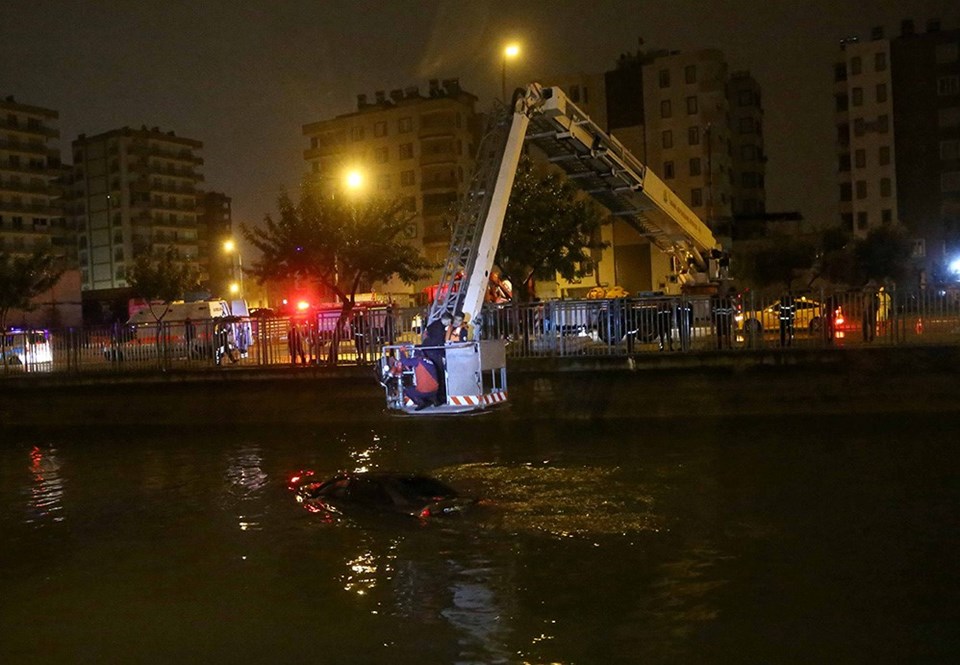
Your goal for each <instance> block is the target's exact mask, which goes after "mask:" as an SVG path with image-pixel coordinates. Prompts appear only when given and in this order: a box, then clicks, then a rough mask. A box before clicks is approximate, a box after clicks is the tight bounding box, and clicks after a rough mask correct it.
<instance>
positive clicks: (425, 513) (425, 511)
mask: <svg viewBox="0 0 960 665" xmlns="http://www.w3.org/2000/svg"><path fill="white" fill-rule="evenodd" d="M420 517H421V518H424V517H430V509H429V508H424V509H423V510H421V511H420Z"/></svg>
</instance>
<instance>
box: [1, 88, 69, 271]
mask: <svg viewBox="0 0 960 665" xmlns="http://www.w3.org/2000/svg"><path fill="white" fill-rule="evenodd" d="M58 119H59V113H58V112H57V111H54V110H52V109H46V108H42V107H39V106H31V105H28V104H21V103H18V102H17V101H16V100H15V99H14V98H13V97H6V98H5V99H3V100H0V250H3V251H6V252H8V253H12V254H30V253H32V252H33V251H34V250H49V251H52V252H53V253H54V254H56V255H57V256H59V257H61V258H62V259H64V261H65V265H66V266H69V265H70V264H71V263H72V262H73V261H74V260H75V259H76V251H75V249H74V243H73V237H72V233H71V229H70V227H69V225H68V224H67V222H66V221H65V220H64V215H63V208H62V200H61V195H62V191H63V190H62V187H61V184H60V181H61V178H62V176H63V171H62V167H61V165H60V150H59V148H57V147H55V145H53V141H55V140H56V139H58V138H59V137H60V131H59V130H58V129H57V127H56V122H57V120H58Z"/></svg>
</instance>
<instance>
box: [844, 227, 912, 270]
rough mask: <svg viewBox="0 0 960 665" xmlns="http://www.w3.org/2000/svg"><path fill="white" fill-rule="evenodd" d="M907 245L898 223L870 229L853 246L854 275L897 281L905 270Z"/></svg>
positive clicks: (907, 241) (907, 256) (908, 250)
mask: <svg viewBox="0 0 960 665" xmlns="http://www.w3.org/2000/svg"><path fill="white" fill-rule="evenodd" d="M911 249H912V248H911V246H910V240H909V239H908V238H907V235H906V233H905V232H904V231H903V229H902V228H901V227H898V226H890V225H884V226H878V227H876V228H873V229H871V230H870V231H869V232H868V233H867V235H866V236H864V237H863V238H862V239H860V240H858V241H857V242H856V244H855V245H854V247H853V255H854V259H855V261H856V266H857V277H858V278H859V280H860V281H861V282H867V281H869V280H876V281H878V282H882V281H885V280H892V281H894V282H896V281H899V280H900V279H902V278H903V276H904V275H905V274H906V273H907V268H908V265H909V261H910V252H911Z"/></svg>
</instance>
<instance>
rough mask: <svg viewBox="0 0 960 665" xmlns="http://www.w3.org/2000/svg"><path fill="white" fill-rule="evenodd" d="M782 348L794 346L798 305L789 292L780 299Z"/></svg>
mask: <svg viewBox="0 0 960 665" xmlns="http://www.w3.org/2000/svg"><path fill="white" fill-rule="evenodd" d="M779 315H780V346H792V345H793V334H794V322H795V321H796V318H797V305H796V302H795V301H794V299H793V293H792V292H790V291H789V290H788V291H787V292H786V293H785V294H783V296H782V297H781V298H780V312H779Z"/></svg>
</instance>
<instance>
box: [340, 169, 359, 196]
mask: <svg viewBox="0 0 960 665" xmlns="http://www.w3.org/2000/svg"><path fill="white" fill-rule="evenodd" d="M343 182H344V184H345V185H346V186H347V189H349V190H352V191H357V190H358V189H360V188H361V187H363V173H362V172H360V171H359V170H358V169H351V170H349V171H347V175H346V176H345V177H344V179H343Z"/></svg>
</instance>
